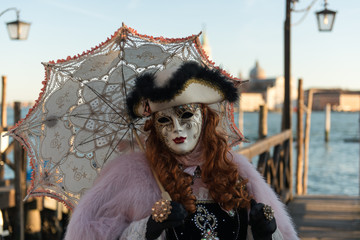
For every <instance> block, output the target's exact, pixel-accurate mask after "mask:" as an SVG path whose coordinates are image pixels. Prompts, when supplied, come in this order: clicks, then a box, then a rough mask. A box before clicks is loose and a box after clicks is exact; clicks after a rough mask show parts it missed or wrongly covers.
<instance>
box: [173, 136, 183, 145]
mask: <svg viewBox="0 0 360 240" xmlns="http://www.w3.org/2000/svg"><path fill="white" fill-rule="evenodd" d="M185 140H186V137H177V138H174V139H173V141H174V143H176V144H180V143H184V142H185Z"/></svg>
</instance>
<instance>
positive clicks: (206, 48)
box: [200, 26, 212, 59]
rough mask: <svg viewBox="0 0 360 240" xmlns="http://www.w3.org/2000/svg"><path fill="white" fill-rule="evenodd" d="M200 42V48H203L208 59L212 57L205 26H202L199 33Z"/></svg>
mask: <svg viewBox="0 0 360 240" xmlns="http://www.w3.org/2000/svg"><path fill="white" fill-rule="evenodd" d="M200 42H201V45H202V48H203V49H204V51H205V53H206V54H207V55H208V57H209V59H212V55H211V48H210V45H209V40H208V38H207V35H206V30H205V26H203V31H202V34H201V38H200Z"/></svg>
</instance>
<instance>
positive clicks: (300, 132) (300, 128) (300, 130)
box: [296, 79, 304, 195]
mask: <svg viewBox="0 0 360 240" xmlns="http://www.w3.org/2000/svg"><path fill="white" fill-rule="evenodd" d="M302 86H303V81H302V79H299V82H298V114H297V164H296V193H297V194H299V195H302V194H303V167H304V158H303V153H304V148H303V143H304V121H303V117H304V91H303V89H302Z"/></svg>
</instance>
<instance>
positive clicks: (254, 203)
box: [250, 198, 257, 208]
mask: <svg viewBox="0 0 360 240" xmlns="http://www.w3.org/2000/svg"><path fill="white" fill-rule="evenodd" d="M256 204H257V202H256V201H255V199H253V198H252V199H251V200H250V207H251V208H253V207H254V206H255V205H256Z"/></svg>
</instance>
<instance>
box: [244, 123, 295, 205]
mask: <svg viewBox="0 0 360 240" xmlns="http://www.w3.org/2000/svg"><path fill="white" fill-rule="evenodd" d="M291 146H292V132H291V129H287V130H285V131H283V132H281V133H279V134H276V135H274V136H271V137H268V138H264V139H261V140H259V141H257V142H255V143H254V144H252V145H250V146H248V147H244V148H242V149H240V150H239V151H238V152H239V153H240V154H242V155H244V156H246V157H247V158H248V159H249V160H251V159H252V158H254V157H256V156H259V161H258V164H257V170H258V171H259V172H260V173H261V174H262V176H263V177H264V178H265V180H266V181H267V183H268V184H269V185H270V186H271V187H272V188H273V189H274V190H275V192H276V193H277V194H278V195H279V197H280V198H281V200H282V201H283V202H285V203H286V202H288V201H290V200H291V199H292V174H291V172H292V171H291V169H292V162H291V154H292V149H291Z"/></svg>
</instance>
